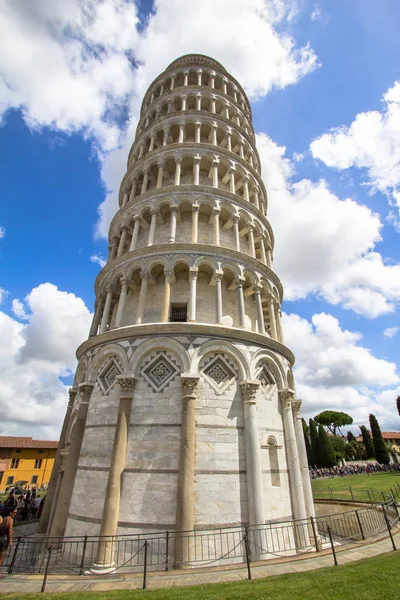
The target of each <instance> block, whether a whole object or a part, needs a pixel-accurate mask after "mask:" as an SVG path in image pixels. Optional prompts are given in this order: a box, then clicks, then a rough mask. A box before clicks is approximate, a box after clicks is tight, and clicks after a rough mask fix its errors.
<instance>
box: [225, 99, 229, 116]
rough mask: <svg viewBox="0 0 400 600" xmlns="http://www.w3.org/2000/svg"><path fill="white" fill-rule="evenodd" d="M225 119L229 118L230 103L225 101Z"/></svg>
mask: <svg viewBox="0 0 400 600" xmlns="http://www.w3.org/2000/svg"><path fill="white" fill-rule="evenodd" d="M225 119H229V104H228V102H226V103H225Z"/></svg>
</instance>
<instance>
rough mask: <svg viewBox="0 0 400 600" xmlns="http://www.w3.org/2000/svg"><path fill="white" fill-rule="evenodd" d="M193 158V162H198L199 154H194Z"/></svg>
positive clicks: (199, 159)
mask: <svg viewBox="0 0 400 600" xmlns="http://www.w3.org/2000/svg"><path fill="white" fill-rule="evenodd" d="M193 160H194V161H195V162H198V163H199V162H200V161H201V156H200V154H196V156H194V157H193Z"/></svg>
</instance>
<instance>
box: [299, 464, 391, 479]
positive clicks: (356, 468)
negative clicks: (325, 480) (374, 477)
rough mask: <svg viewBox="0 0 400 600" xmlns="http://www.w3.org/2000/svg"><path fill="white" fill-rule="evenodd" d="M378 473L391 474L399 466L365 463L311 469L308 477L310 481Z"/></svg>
mask: <svg viewBox="0 0 400 600" xmlns="http://www.w3.org/2000/svg"><path fill="white" fill-rule="evenodd" d="M378 471H385V472H387V473H391V472H394V471H400V464H392V465H380V464H378V463H367V464H362V465H358V464H356V465H342V466H336V467H330V468H328V467H320V468H318V467H311V468H310V477H311V479H319V478H320V477H345V476H346V475H360V474H361V473H363V474H364V473H365V474H367V475H369V474H370V473H375V472H378Z"/></svg>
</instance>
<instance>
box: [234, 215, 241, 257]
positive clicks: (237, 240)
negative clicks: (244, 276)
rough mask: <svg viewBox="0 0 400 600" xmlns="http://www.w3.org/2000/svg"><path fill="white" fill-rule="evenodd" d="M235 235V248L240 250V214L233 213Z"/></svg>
mask: <svg viewBox="0 0 400 600" xmlns="http://www.w3.org/2000/svg"><path fill="white" fill-rule="evenodd" d="M233 235H234V238H235V250H237V251H238V252H240V234H239V215H233Z"/></svg>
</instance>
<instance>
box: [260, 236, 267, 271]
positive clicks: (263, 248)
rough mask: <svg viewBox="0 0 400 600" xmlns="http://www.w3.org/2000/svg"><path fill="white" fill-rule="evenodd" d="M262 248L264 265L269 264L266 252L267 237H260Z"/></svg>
mask: <svg viewBox="0 0 400 600" xmlns="http://www.w3.org/2000/svg"><path fill="white" fill-rule="evenodd" d="M260 250H261V262H262V263H264V265H266V264H267V255H266V254H265V238H264V237H261V239H260Z"/></svg>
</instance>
